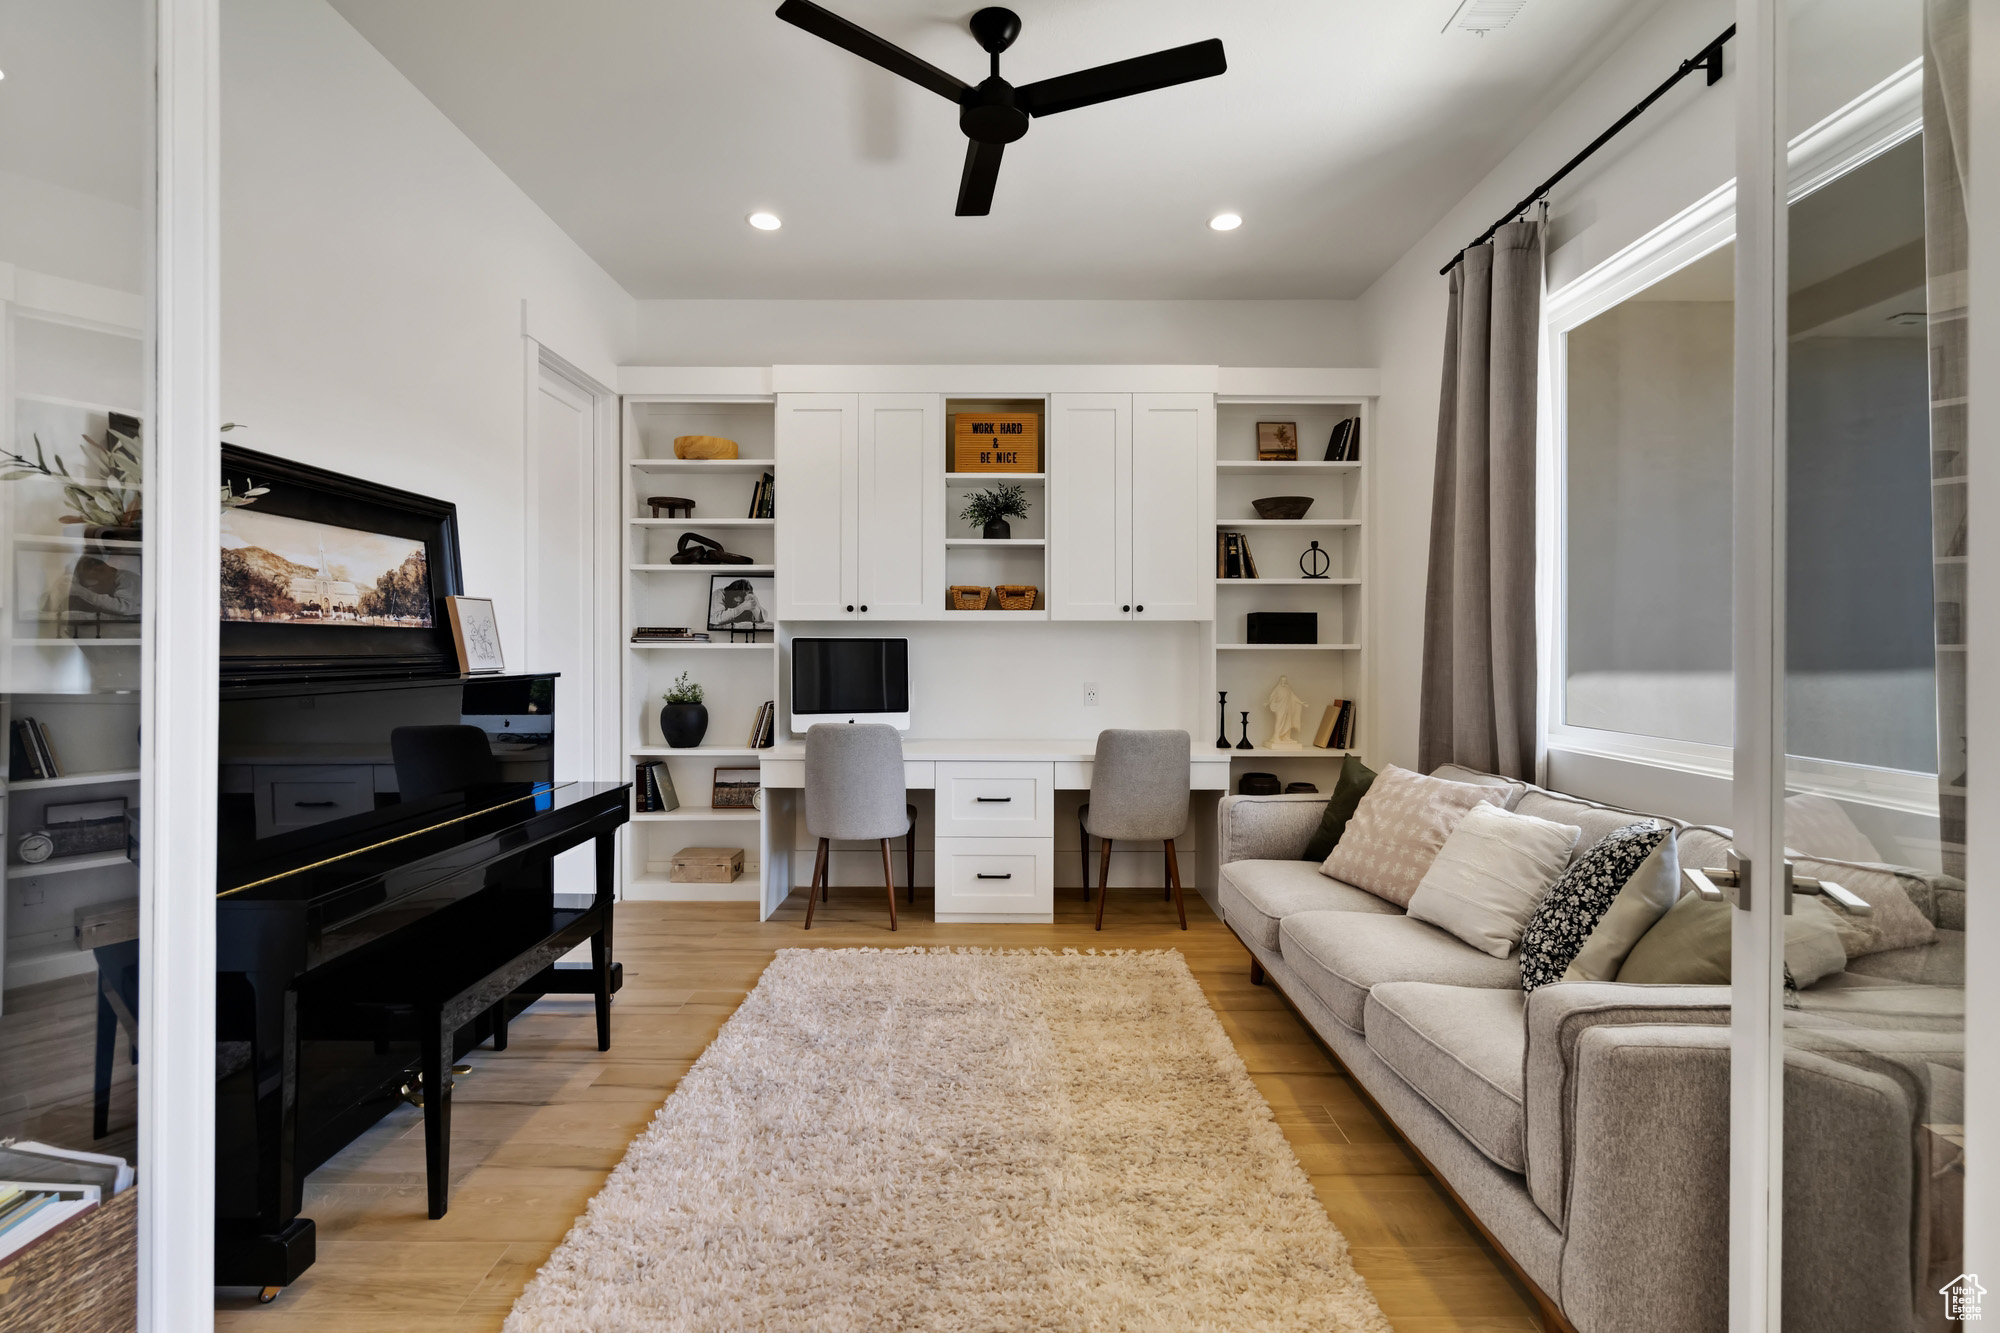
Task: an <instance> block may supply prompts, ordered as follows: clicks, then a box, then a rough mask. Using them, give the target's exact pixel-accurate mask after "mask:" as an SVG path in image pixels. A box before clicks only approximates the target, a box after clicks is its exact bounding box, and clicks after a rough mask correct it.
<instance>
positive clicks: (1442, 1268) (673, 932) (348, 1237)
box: [216, 888, 1541, 1333]
mask: <svg viewBox="0 0 2000 1333" xmlns="http://www.w3.org/2000/svg"><path fill="white" fill-rule="evenodd" d="M1057 900H1058V901H1057V920H1056V922H1055V924H1054V925H1050V926H961V925H938V924H937V923H935V922H933V921H932V920H931V919H930V905H929V901H928V895H927V894H926V893H925V892H924V891H923V890H922V889H919V890H918V892H917V905H916V907H915V908H908V907H900V908H899V910H900V911H901V913H902V918H901V929H900V930H899V931H897V932H896V933H895V934H894V935H891V934H890V933H889V931H888V920H887V913H886V911H885V909H884V907H883V904H882V892H881V890H879V889H877V890H874V891H872V892H870V891H867V890H862V889H851V888H850V889H841V888H836V889H834V891H833V900H832V902H831V903H830V904H828V905H824V906H822V907H821V908H820V910H819V914H818V916H817V917H816V918H815V919H814V922H813V929H812V931H811V933H810V934H808V933H805V932H803V931H802V930H800V928H799V927H800V923H801V922H802V920H803V919H804V914H805V898H804V895H803V893H795V894H793V895H792V898H791V901H790V902H788V903H787V904H786V905H785V907H784V908H783V909H782V910H781V911H780V912H779V913H778V914H777V915H776V916H775V917H774V918H773V919H772V920H771V921H768V922H763V923H759V922H758V921H757V919H756V913H755V911H754V909H753V908H751V907H749V906H747V905H743V906H739V905H735V904H663V903H626V904H623V905H621V906H620V907H619V909H618V932H619V933H618V942H617V951H618V956H619V958H620V959H621V960H622V961H623V962H624V964H625V989H624V991H623V992H622V993H621V994H620V995H619V997H618V1001H617V1004H616V1006H615V1008H614V1009H613V1018H612V1049H611V1050H610V1051H609V1052H608V1053H605V1054H599V1053H598V1051H597V1048H596V1042H595V1040H594V1034H593V1026H592V1022H591V1018H590V1008H589V1005H588V1002H587V1001H573V1000H561V1001H547V1000H545V1001H543V1002H542V1004H540V1005H538V1006H537V1007H536V1008H535V1009H534V1010H532V1011H530V1012H529V1013H528V1014H525V1015H523V1016H522V1017H521V1018H520V1019H518V1020H517V1021H516V1022H515V1024H514V1025H513V1028H512V1031H511V1033H510V1045H509V1047H508V1049H507V1050H506V1051H504V1052H500V1053H498V1054H496V1053H494V1052H493V1051H491V1050H489V1049H485V1048H482V1049H481V1050H479V1051H477V1052H475V1053H474V1054H473V1055H472V1056H471V1057H470V1063H471V1064H472V1065H473V1066H474V1071H473V1073H472V1074H470V1075H468V1076H466V1077H464V1078H461V1079H460V1080H459V1082H458V1085H457V1088H456V1090H455V1092H454V1094H453V1133H452V1176H453V1191H452V1199H451V1211H450V1213H449V1214H448V1215H446V1216H445V1217H444V1218H442V1219H440V1220H439V1221H436V1222H432V1221H429V1220H427V1219H426V1217H425V1215H424V1183H423V1181H424V1171H423V1165H424V1163H423V1127H422V1119H421V1113H420V1112H418V1111H415V1110H403V1111H399V1112H397V1113H396V1114H394V1115H392V1116H390V1117H389V1118H388V1119H387V1120H385V1121H383V1122H382V1123H381V1124H379V1125H377V1126H376V1127H375V1128H374V1129H373V1130H371V1131H370V1132H369V1133H368V1134H367V1135H365V1136H364V1137H362V1138H361V1139H360V1140H358V1141H357V1142H355V1143H354V1144H353V1145H352V1146H350V1147H349V1148H348V1149H347V1150H346V1151H345V1152H343V1153H342V1154H341V1155H340V1156H339V1157H337V1158H335V1159H334V1160H333V1161H332V1162H330V1163H328V1164H327V1165H326V1166H324V1167H322V1168H321V1169H320V1170H318V1171H316V1172H314V1173H313V1175H312V1176H311V1178H310V1179H309V1180H308V1182H307V1186H306V1215H307V1216H309V1217H312V1218H314V1219H315V1220H316V1221H317V1223H318V1229H319V1262H318V1263H317V1264H315V1265H314V1267H313V1268H312V1269H311V1270H310V1271H308V1272H307V1274H306V1275H305V1277H304V1278H302V1279H301V1280H300V1281H299V1282H298V1283H297V1284H296V1285H295V1286H293V1287H291V1288H290V1289H288V1290H287V1291H286V1292H285V1293H284V1294H283V1295H281V1296H280V1297H279V1298H278V1300H277V1301H276V1302H275V1303H273V1304H271V1305H268V1306H257V1305H255V1304H254V1303H253V1302H252V1300H251V1299H250V1297H249V1295H248V1294H245V1295H242V1296H235V1295H231V1296H226V1297H224V1298H223V1299H222V1300H220V1301H219V1303H218V1305H219V1308H218V1310H217V1313H216V1326H217V1328H218V1329H228V1330H257V1331H258V1333H334V1331H335V1330H339V1331H340V1333H349V1331H351V1333H375V1331H376V1330H380V1331H381V1333H405V1331H406V1330H407V1329H409V1328H412V1327H421V1328H424V1329H426V1330H431V1331H433V1333H459V1331H460V1330H463V1331H464V1333H471V1331H472V1330H492V1329H497V1328H499V1327H500V1324H501V1321H502V1320H504V1319H505V1318H506V1315H507V1312H508V1310H509V1309H510V1308H511V1307H512V1305H513V1302H514V1298H515V1297H516V1296H517V1295H518V1294H519V1293H520V1291H521V1289H522V1287H523V1286H524V1285H525V1284H526V1283H527V1281H528V1279H529V1278H530V1277H532V1276H533V1275H534V1272H535V1270H536V1268H537V1267H539V1266H540V1265H541V1263H542V1262H543V1261H544V1260H545V1259H546V1258H547V1257H548V1255H549V1253H550V1252H551V1251H552V1250H553V1249H554V1248H555V1246H556V1245H557V1243H558V1242H560V1241H561V1240H562V1238H563V1235H564V1233H565V1232H567V1231H568V1229H569V1226H570V1223H571V1221H572V1220H573V1219H574V1218H575V1217H576V1216H577V1215H578V1214H579V1213H581V1212H582V1211H583V1207H584V1204H585V1203H586V1202H587V1201H588V1200H589V1198H590V1197H591V1195H592V1194H594V1193H595V1192H596V1191H597V1189H598V1188H599V1187H600V1186H601V1185H602V1183H603V1181H604V1179H605V1177H606V1176H607V1175H608V1174H609V1173H610V1171H611V1169H612V1167H614V1166H615V1165H617V1163H618V1160H619V1158H620V1157H621V1156H622V1155H623V1152H624V1148H625V1145H626V1143H627V1142H628V1141H630V1140H631V1138H632V1137H633V1136H634V1135H636V1134H637V1133H638V1132H639V1131H640V1130H641V1129H643V1128H644V1127H645V1125H646V1122H647V1121H648V1120H649V1119H650V1118H651V1117H652V1115H653V1113H654V1112H655V1111H656V1110H657V1109H658V1108H659V1105H660V1103H661V1102H662V1101H663V1100H664V1099H665V1098H666V1096H667V1094H669V1093H670V1092H672V1091H673V1088H674V1084H675V1082H676V1081H677V1080H678V1079H679V1078H680V1077H681V1075H682V1074H684V1073H685V1072H686V1071H687V1069H688V1067H689V1066H690V1065H691V1064H692V1063H693V1061H694V1059H695V1057H696V1056H698V1055H699V1054H700V1053H701V1051H702V1049H703V1047H705V1046H706V1045H707V1044H708V1043H709V1041H710V1040H711V1039H712V1038H713V1037H714V1036H715V1033H716V1031H717V1030H718V1029H719V1028H720V1027H721V1026H722V1023H723V1022H724V1020H726V1019H727V1018H728V1017H729V1015H730V1014H731V1013H732V1012H733V1011H734V1010H735V1008H736V1006H737V1005H738V1004H739V1003H741V1002H742V1000H743V998H744V996H745V995H746V994H748V993H749V991H750V989H751V987H753V986H755V985H756V984H757V978H758V976H759V975H760V974H761V973H762V972H763V970H764V967H765V966H766V965H767V964H768V963H770V962H771V960H772V958H773V956H774V955H775V951H776V950H778V949H786V948H798V947H801V946H814V947H825V948H832V947H851V946H856V945H869V946H877V947H880V946H903V945H935V944H978V945H999V946H1006V947H1014V948H1027V947H1037V946H1054V947H1062V946H1076V947H1090V946H1093V945H1094V946H1098V947H1107V948H1148V949H1150V948H1173V949H1179V950H1180V951H1181V952H1182V953H1183V954H1184V955H1186V957H1187V961H1188V966H1189V967H1190V968H1191V969H1192V970H1193V972H1194V974H1195V976H1196V977H1197V978H1198V979H1199V980H1200V982H1201V985H1202V989H1203V990H1204V991H1205V992H1206V993H1207V995H1208V998H1209V1001H1210V1003H1211V1004H1213V1005H1214V1007H1215V1011H1216V1013H1217V1014H1218V1015H1219V1016H1220V1018H1221V1020H1222V1024H1223V1027H1224V1028H1225V1029H1226V1030H1227V1031H1228V1033H1229V1035H1230V1037H1231V1039H1232V1040H1233V1041H1234V1042H1235V1043H1236V1048H1237V1050H1238V1051H1239V1052H1241V1053H1242V1056H1243V1060H1244V1063H1245V1064H1246V1065H1247V1066H1248V1067H1249V1070H1250V1073H1251V1076H1252V1077H1253V1078H1254V1079H1255V1080H1256V1083H1257V1086H1258V1087H1259V1088H1261V1089H1262V1090H1263V1093H1264V1096H1265V1098H1266V1099H1268V1101H1269V1102H1270V1105H1271V1109H1272V1111H1273V1112H1274V1113H1275V1115H1276V1116H1277V1119H1278V1123H1279V1124H1280V1125H1281V1126H1282V1127H1283V1128H1284V1132H1285V1136H1286V1138H1287V1139H1289V1140H1290V1141H1291V1144H1292V1148H1293V1150H1294V1151H1295V1152H1296V1153H1297V1154H1298V1157H1299V1160H1300V1162H1301V1163H1302V1164H1303V1165H1304V1166H1305V1169H1306V1171H1307V1173H1308V1174H1309V1175H1310V1176H1311V1177H1312V1181H1313V1185H1314V1187H1315V1188H1316V1189H1317V1190H1318V1192H1319V1196H1320V1199H1321V1201H1322V1202H1323V1203H1324V1204H1325V1205H1326V1210H1327V1213H1328V1214H1329V1215H1330V1216H1331V1217H1332V1218H1333V1221H1334V1222H1335V1224H1336V1225H1338V1226H1339V1227H1340V1229H1341V1231H1342V1232H1344V1233H1345V1234H1346V1236H1347V1239H1348V1243H1349V1244H1350V1245H1351V1246H1352V1247H1353V1252H1354V1263H1355V1266H1356V1267H1357V1268H1358V1269H1359V1270H1360V1271H1361V1273H1362V1275H1363V1276H1364V1277H1365V1278H1367V1280H1368V1283H1369V1285H1370V1287H1371V1288H1373V1290H1374V1292H1375V1296H1376V1299H1377V1300H1379V1301H1380V1302H1381V1304H1382V1309H1383V1310H1384V1312H1385V1313H1387V1315H1388V1316H1389V1320H1390V1322H1391V1323H1392V1324H1393V1325H1394V1326H1395V1328H1396V1329H1397V1331H1398V1333H1530V1331H1531V1330H1536V1329H1539V1328H1540V1327H1541V1325H1540V1323H1538V1322H1537V1320H1536V1318H1535V1316H1534V1315H1533V1313H1532V1309H1533V1307H1532V1304H1531V1303H1530V1302H1529V1301H1528V1300H1527V1299H1526V1298H1525V1297H1524V1295H1523V1294H1522V1292H1521V1291H1520V1289H1519V1288H1518V1287H1517V1286H1516V1285H1515V1284H1514V1282H1513V1280H1512V1279H1511V1278H1510V1277H1509V1276H1508V1274H1507V1273H1506V1271H1505V1270H1504V1268H1503V1267H1502V1266H1501V1264H1500V1261H1499V1260H1498V1258H1497V1257H1496V1256H1495V1255H1494V1253H1493V1251H1492V1250H1491V1249H1490V1248H1489V1247H1488V1246H1487V1245H1486V1243H1485V1241H1484V1240H1483V1239H1482V1238H1481V1237H1480V1236H1479V1235H1478V1234H1477V1233H1476V1232H1475V1231H1474V1230H1473V1229H1472V1228H1471V1226H1470V1225H1469V1224H1468V1223H1467V1222H1466V1220H1465V1219H1464V1217H1463V1216H1462V1214H1460V1213H1459V1211H1458V1210H1457V1208H1456V1207H1455V1205H1453V1204H1452V1202H1451V1201H1450V1200H1449V1199H1448V1198H1447V1197H1446V1196H1445V1194H1444V1192H1443V1191H1442V1190H1441V1189H1440V1188H1439V1186H1438V1185H1437V1184H1436V1182H1435V1181H1434V1180H1432V1178H1431V1177H1430V1176H1429V1175H1428V1173H1427V1172H1426V1171H1425V1170H1424V1168H1423V1166H1422V1164H1421V1163H1420V1162H1419V1161H1418V1160H1417V1159H1416V1158H1415V1157H1413V1156H1412V1155H1411V1154H1410V1152H1409V1151H1408V1150H1407V1149H1406V1148H1404V1147H1403V1146H1402V1144H1401V1143H1400V1141H1399V1140H1398V1139H1397V1138H1396V1136H1395V1134H1394V1132H1393V1131H1391V1130H1390V1129H1389V1128H1388V1126H1387V1125H1386V1124H1384V1123H1383V1122H1382V1121H1381V1120H1380V1119H1379V1118H1378V1117H1377V1116H1376V1115H1375V1113H1374V1111H1373V1110H1372V1108H1370V1107H1369V1105H1368V1104H1367V1102H1366V1101H1365V1100H1364V1099H1363V1098H1362V1096H1361V1095H1360V1094H1359V1092H1358V1091H1357V1090H1356V1088H1355V1086H1354V1084H1353V1083H1352V1082H1351V1081H1350V1080H1349V1079H1348V1078H1347V1076H1346V1075H1345V1074H1344V1073H1343V1072H1342V1071H1341V1069H1340V1068H1339V1066H1338V1065H1337V1064H1335V1063H1334V1062H1333V1060H1332V1059H1331V1058H1330V1057H1329V1056H1328V1054H1327V1053H1326V1051H1325V1050H1324V1049H1323V1048H1322V1047H1321V1046H1320V1045H1319V1044H1318V1042H1317V1041H1316V1040H1315V1039H1314V1038H1313V1036H1312V1034H1311V1032H1310V1030H1309V1029H1308V1028H1307V1027H1306V1026H1305V1024H1304V1023H1302V1022H1301V1021H1300V1020H1299V1018H1298V1016H1297V1015H1296V1014H1294V1013H1293V1012H1292V1010H1291V1009H1290V1008H1289V1007H1287V1005H1286V1004H1285V1002H1284V1000H1283V998H1282V997H1281V996H1279V995H1278V994H1277V993H1276V992H1275V991H1274V990H1272V989H1271V988H1269V987H1259V986H1252V985H1251V984H1250V978H1249V955H1248V954H1247V953H1245V952H1244V949H1243V946H1242V945H1241V944H1239V943H1238V942H1237V940H1236V937H1235V936H1234V935H1232V934H1231V933H1230V932H1229V930H1228V929H1227V928H1226V927H1224V926H1223V925H1222V923H1221V922H1219V921H1218V920H1217V919H1216V918H1215V916H1214V915H1213V914H1212V913H1211V912H1210V911H1209V910H1208V908H1207V906H1206V905H1205V904H1204V903H1203V902H1202V900H1201V898H1200V897H1199V896H1198V895H1196V894H1194V893H1193V892H1192V891H1190V892H1189V894H1188V927H1189V929H1188V930H1187V932H1186V933H1185V934H1183V933H1182V932H1181V931H1179V930H1177V929H1175V928H1174V925H1173V908H1172V907H1171V906H1169V905H1167V904H1165V903H1162V902H1161V901H1160V899H1159V897H1158V893H1157V891H1156V890H1155V891H1145V890H1136V889H1126V890H1113V894H1112V899H1111V902H1110V904H1109V907H1108V909H1107V911H1106V913H1105V922H1104V931H1103V933H1102V934H1099V933H1097V932H1095V931H1093V930H1092V929H1091V928H1090V926H1091V916H1090V913H1091V912H1092V911H1093V910H1094V904H1093V905H1092V906H1091V907H1086V906H1085V904H1084V903H1083V902H1082V899H1081V894H1080V893H1079V892H1078V891H1076V890H1059V891H1058V894H1057Z"/></svg>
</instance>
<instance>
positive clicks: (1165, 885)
mask: <svg viewBox="0 0 2000 1333" xmlns="http://www.w3.org/2000/svg"><path fill="white" fill-rule="evenodd" d="M1173 900H1174V844H1173V842H1172V840H1171V839H1169V840H1168V842H1167V845H1166V846H1164V847H1162V848H1161V849H1160V901H1161V902H1163V903H1170V902H1172V901H1173Z"/></svg>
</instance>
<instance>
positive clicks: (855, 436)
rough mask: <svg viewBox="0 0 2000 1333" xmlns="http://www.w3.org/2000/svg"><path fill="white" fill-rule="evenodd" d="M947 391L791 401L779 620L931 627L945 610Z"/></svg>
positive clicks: (786, 419) (803, 396) (779, 447)
mask: <svg viewBox="0 0 2000 1333" xmlns="http://www.w3.org/2000/svg"><path fill="white" fill-rule="evenodd" d="M942 413H943V409H942V405H941V401H940V399H939V398H938V396H937V395H936V394H921V393H863V394H852V393H798V394H780V395H778V403H777V422H776V433H775V437H774V440H775V452H776V455H777V463H778V475H779V476H780V477H782V478H783V489H782V491H781V492H780V495H781V499H780V502H779V505H778V518H777V534H776V542H777V566H778V568H777V581H778V618H779V619H780V620H860V619H864V618H865V619H874V620H930V619H935V618H936V617H937V616H938V615H939V614H941V613H942V611H943V607H944V491H943V486H944V480H943V479H944V454H943V450H942V448H941V447H940V445H939V441H940V440H942V438H943V433H944V425H943V415H942Z"/></svg>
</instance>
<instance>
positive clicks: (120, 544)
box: [14, 532, 145, 552]
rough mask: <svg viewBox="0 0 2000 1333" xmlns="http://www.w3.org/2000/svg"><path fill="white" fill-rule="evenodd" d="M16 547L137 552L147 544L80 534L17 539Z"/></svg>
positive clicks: (25, 548)
mask: <svg viewBox="0 0 2000 1333" xmlns="http://www.w3.org/2000/svg"><path fill="white" fill-rule="evenodd" d="M14 545H15V547H16V548H18V549H20V550H23V551H65V552H67V551H80V550H82V549H83V548H84V547H86V546H97V547H102V548H103V549H104V550H107V551H137V550H140V549H142V548H143V547H144V546H145V543H144V542H135V541H128V540H126V539H125V538H123V537H86V536H84V535H83V534H82V533H81V532H79V533H77V535H76V536H74V537H67V536H58V537H39V536H29V537H16V538H14Z"/></svg>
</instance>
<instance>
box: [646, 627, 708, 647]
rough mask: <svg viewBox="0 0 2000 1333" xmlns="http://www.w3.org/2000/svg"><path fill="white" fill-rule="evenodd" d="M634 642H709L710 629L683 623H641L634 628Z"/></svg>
mask: <svg viewBox="0 0 2000 1333" xmlns="http://www.w3.org/2000/svg"><path fill="white" fill-rule="evenodd" d="M632 642H634V643H707V642H708V631H707V630H697V629H688V628H687V627H686V626H683V625H639V626H636V627H634V629H633V630H632Z"/></svg>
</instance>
